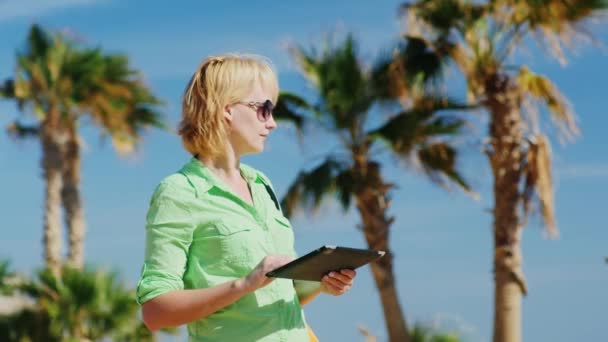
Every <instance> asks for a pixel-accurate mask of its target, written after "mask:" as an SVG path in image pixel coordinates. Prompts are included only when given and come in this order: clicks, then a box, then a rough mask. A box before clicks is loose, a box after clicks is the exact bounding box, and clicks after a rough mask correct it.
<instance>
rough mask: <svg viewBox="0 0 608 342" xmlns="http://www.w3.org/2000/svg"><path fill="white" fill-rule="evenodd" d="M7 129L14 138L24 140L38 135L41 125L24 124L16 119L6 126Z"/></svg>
mask: <svg viewBox="0 0 608 342" xmlns="http://www.w3.org/2000/svg"><path fill="white" fill-rule="evenodd" d="M6 131H7V133H8V134H9V136H11V137H12V138H13V139H15V140H22V139H27V138H35V137H38V135H39V134H40V127H39V126H38V125H24V124H21V123H20V122H19V121H14V122H13V123H11V124H10V125H8V126H7V127H6Z"/></svg>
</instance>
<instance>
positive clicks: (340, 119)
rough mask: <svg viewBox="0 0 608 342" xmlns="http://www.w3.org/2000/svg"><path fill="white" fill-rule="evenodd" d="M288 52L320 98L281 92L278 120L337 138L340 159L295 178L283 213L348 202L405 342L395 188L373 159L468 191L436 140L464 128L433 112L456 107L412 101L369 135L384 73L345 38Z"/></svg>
mask: <svg viewBox="0 0 608 342" xmlns="http://www.w3.org/2000/svg"><path fill="white" fill-rule="evenodd" d="M291 51H292V53H293V55H294V57H295V59H296V61H297V62H298V64H299V66H300V67H301V69H302V71H303V73H304V75H305V76H306V77H307V78H308V80H309V81H310V82H311V83H312V85H313V86H314V88H315V90H316V91H317V92H318V96H319V98H318V103H317V104H315V105H314V106H313V105H310V104H308V103H307V102H306V101H305V100H303V99H302V98H300V97H298V96H297V95H294V94H289V93H282V94H281V96H280V100H279V103H278V105H277V108H276V110H275V114H276V116H277V118H278V119H286V120H291V121H294V122H295V123H296V124H297V125H298V127H300V128H302V129H303V130H306V129H307V127H312V126H311V125H314V126H316V127H321V128H323V129H325V130H326V131H327V132H328V133H330V134H332V135H335V136H336V137H337V138H338V140H339V142H340V146H339V147H340V152H339V153H331V154H328V155H326V156H325V157H324V160H323V161H322V162H320V163H318V164H316V165H315V166H314V167H313V168H312V169H310V170H307V171H302V172H300V174H299V175H298V176H297V178H296V179H295V181H294V182H293V184H291V186H290V187H289V189H288V191H287V194H286V195H285V197H284V198H283V200H282V207H283V209H284V211H285V214H286V215H288V216H289V215H291V214H292V213H293V212H294V210H295V209H296V208H297V207H304V208H305V209H307V210H314V209H316V208H318V207H319V206H320V204H321V200H322V198H323V197H324V196H325V195H328V194H335V195H337V197H338V199H339V201H340V203H341V204H342V206H343V208H344V209H345V210H347V209H348V208H349V207H350V206H351V202H353V200H354V204H355V206H356V208H357V210H358V212H359V214H360V216H361V221H362V225H361V229H362V232H363V234H364V236H365V239H366V241H367V245H368V247H369V248H372V249H376V250H384V251H386V252H387V253H386V255H385V257H383V258H381V259H379V260H378V261H377V262H374V263H372V265H371V269H372V274H373V277H374V280H375V282H376V285H377V287H378V290H379V292H380V299H381V302H382V307H383V310H384V317H385V322H386V326H387V330H388V335H389V338H390V340H391V341H408V339H409V336H408V328H407V324H406V320H405V317H404V315H403V313H402V310H401V305H400V304H399V299H398V295H397V289H396V285H395V277H394V273H393V255H392V252H391V249H390V248H389V233H390V226H391V224H392V223H393V220H394V218H393V217H390V216H389V215H388V209H389V206H390V202H391V201H390V192H391V189H392V188H393V185H392V184H390V183H388V182H387V181H386V180H385V179H384V177H383V175H382V172H381V165H380V162H379V160H378V159H377V156H378V153H379V152H382V151H392V152H393V153H394V155H396V156H398V157H402V158H403V159H404V160H406V161H409V162H410V164H411V165H420V166H421V169H422V170H423V171H425V172H426V173H427V174H428V175H429V176H430V177H431V179H432V180H434V181H438V182H445V181H446V180H453V181H455V182H456V183H457V184H459V185H461V186H463V187H465V188H466V187H467V186H466V183H465V182H464V181H463V180H462V178H461V177H460V176H459V174H458V172H457V171H456V169H455V163H456V156H457V154H456V151H455V149H454V148H453V147H452V146H450V145H449V144H448V143H447V142H446V141H445V140H444V139H441V138H443V137H446V136H451V135H454V134H457V133H458V132H459V131H460V129H461V128H462V125H463V122H462V121H461V120H459V119H457V118H456V117H453V116H448V115H440V114H438V113H437V111H438V110H439V109H449V108H452V107H453V108H458V107H459V105H458V104H457V103H454V102H453V101H449V100H445V99H444V100H439V99H436V98H433V97H431V96H426V97H418V98H415V99H413V100H412V103H411V104H410V106H409V107H408V108H406V109H404V110H402V111H400V112H398V113H397V114H396V115H394V116H392V117H391V118H389V119H387V118H380V117H378V118H374V120H375V121H373V122H380V123H381V124H379V125H378V126H377V128H375V129H368V127H369V124H370V122H372V121H371V118H370V117H371V116H372V114H373V112H372V111H371V110H370V109H371V107H372V105H374V104H375V103H377V101H378V100H379V99H382V94H381V92H380V91H378V90H377V89H375V87H374V84H376V83H377V82H376V81H375V78H374V77H376V78H382V77H381V76H378V75H382V70H383V68H385V67H386V66H385V65H384V64H383V63H379V67H378V69H379V70H378V71H377V72H376V73H372V72H370V71H369V70H367V69H366V67H365V66H364V65H362V64H361V63H360V62H359V61H358V59H357V56H356V47H355V41H354V39H353V38H352V37H350V36H349V37H348V38H347V39H345V41H344V42H343V43H342V44H340V45H338V46H335V47H331V44H328V48H327V49H325V50H324V51H323V52H322V53H316V52H315V51H314V49H313V51H311V52H308V51H306V50H304V49H302V48H293V49H292V50H291ZM374 75H375V76H374ZM393 107H397V106H393ZM380 142H383V144H380Z"/></svg>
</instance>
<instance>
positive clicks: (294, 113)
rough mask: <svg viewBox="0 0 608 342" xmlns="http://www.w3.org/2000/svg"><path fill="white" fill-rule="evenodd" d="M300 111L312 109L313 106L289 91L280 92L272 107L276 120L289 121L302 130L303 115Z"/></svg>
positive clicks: (299, 130)
mask: <svg viewBox="0 0 608 342" xmlns="http://www.w3.org/2000/svg"><path fill="white" fill-rule="evenodd" d="M301 111H305V112H310V111H313V112H314V109H313V107H312V106H311V105H310V104H308V102H306V100H304V99H303V98H301V97H299V96H298V95H296V94H293V93H289V92H281V93H280V94H279V100H278V101H277V105H276V106H275V108H274V111H273V115H274V117H275V118H276V119H277V120H280V121H285V122H290V123H292V124H293V125H294V126H295V127H296V128H297V130H298V132H300V133H301V132H302V130H303V128H304V122H305V115H304V114H303V113H301Z"/></svg>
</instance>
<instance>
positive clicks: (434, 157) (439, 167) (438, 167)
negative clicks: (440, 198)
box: [417, 143, 471, 192]
mask: <svg viewBox="0 0 608 342" xmlns="http://www.w3.org/2000/svg"><path fill="white" fill-rule="evenodd" d="M457 154H458V153H457V151H456V149H455V148H454V147H452V146H450V145H448V144H446V143H434V144H428V145H425V146H422V147H421V148H420V149H418V151H417V155H418V159H419V161H420V166H421V167H422V170H423V171H424V173H425V174H426V175H427V176H428V177H429V178H430V179H431V181H433V182H435V183H437V184H439V185H441V186H443V187H446V186H447V185H448V182H447V181H448V180H449V181H451V182H454V183H456V184H457V185H458V186H460V187H461V188H462V189H464V190H465V191H467V192H470V191H471V187H470V186H469V184H468V183H467V182H466V181H465V179H464V177H463V176H462V175H461V174H460V172H459V171H458V169H457V165H456V160H457Z"/></svg>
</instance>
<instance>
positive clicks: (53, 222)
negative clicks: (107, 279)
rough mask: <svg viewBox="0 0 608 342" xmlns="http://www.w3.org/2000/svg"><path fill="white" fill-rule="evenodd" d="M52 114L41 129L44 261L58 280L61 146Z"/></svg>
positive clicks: (59, 264)
mask: <svg viewBox="0 0 608 342" xmlns="http://www.w3.org/2000/svg"><path fill="white" fill-rule="evenodd" d="M51 117H52V115H51V114H49V116H48V117H47V119H45V120H44V121H43V123H42V127H41V139H40V141H41V143H42V161H41V166H42V173H43V176H44V180H45V186H46V189H45V196H44V240H43V245H44V261H45V266H46V268H47V269H48V270H49V271H51V273H52V274H53V275H55V276H56V277H57V276H59V274H60V272H61V245H62V243H61V241H62V239H61V218H60V205H61V143H60V141H59V137H58V133H57V131H56V126H55V125H53V124H52V118H51Z"/></svg>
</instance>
